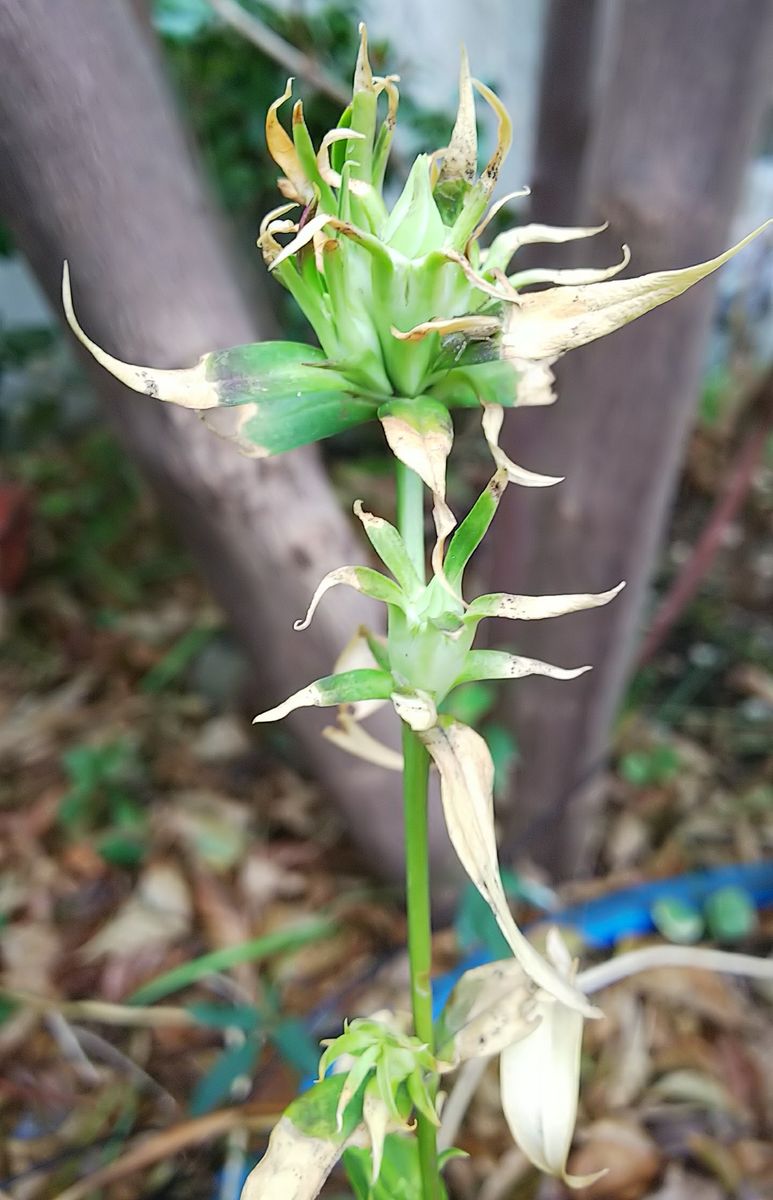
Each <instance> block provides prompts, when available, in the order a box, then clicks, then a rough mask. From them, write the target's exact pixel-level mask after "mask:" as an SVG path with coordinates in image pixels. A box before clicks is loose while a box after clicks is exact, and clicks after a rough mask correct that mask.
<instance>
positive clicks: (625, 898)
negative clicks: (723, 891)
mask: <svg viewBox="0 0 773 1200" xmlns="http://www.w3.org/2000/svg"><path fill="white" fill-rule="evenodd" d="M726 887H737V888H743V890H744V891H745V892H747V893H748V895H749V896H750V897H751V899H752V900H753V901H754V903H755V904H756V905H757V907H758V908H762V907H764V906H765V905H768V904H773V860H768V861H765V862H756V863H733V864H731V865H730V866H723V867H708V868H706V869H705V870H702V871H694V872H692V873H691V874H689V875H676V876H674V877H673V878H672V879H655V880H653V881H651V882H649V883H638V884H635V885H634V886H632V887H629V888H622V889H621V890H620V891H616V892H609V893H608V894H607V895H605V896H598V897H596V899H594V900H586V901H584V902H583V903H581V904H573V905H570V906H569V907H568V908H564V909H561V910H560V911H559V912H556V913H551V915H550V916H549V918H547V919H548V920H549V921H550V923H551V924H552V925H558V926H560V927H562V928H564V929H571V930H573V931H574V932H575V933H577V934H579V935H580V937H581V938H582V940H583V941H584V942H585V944H586V945H587V946H590V947H593V948H594V949H606V948H609V947H611V946H614V944H615V943H616V942H618V941H619V940H620V939H621V938H625V937H636V936H641V935H642V934H645V933H651V932H652V930H653V929H654V928H655V924H654V921H653V919H652V909H653V906H654V905H655V904H656V903H657V902H658V901H659V900H681V901H683V902H685V903H688V904H694V905H695V906H696V907H697V908H700V907H702V905H704V904H705V903H706V901H707V900H708V899H709V897H710V896H712V895H713V894H714V892H717V891H719V889H720V888H726ZM540 923H541V922H540ZM492 957H493V956H492V954H491V953H490V952H489V951H488V950H486V949H485V948H483V947H481V948H479V949H475V950H473V951H471V953H470V954H468V955H467V956H466V957H465V958H464V960H463V961H462V962H461V963H459V965H458V966H456V967H454V969H453V971H449V972H448V973H447V974H445V975H440V976H438V977H437V978H436V979H434V980H433V981H432V999H433V1009H434V1014H435V1018H436V1019H437V1017H438V1016H439V1015H440V1013H441V1012H442V1010H443V1008H444V1007H445V1004H446V1002H447V1000H448V997H449V995H450V994H451V991H452V990H453V988H454V986H455V984H456V983H457V981H458V980H459V979H460V978H461V976H462V975H463V974H464V973H465V971H469V970H471V969H472V968H473V967H480V966H482V965H483V964H484V963H487V962H491V960H492Z"/></svg>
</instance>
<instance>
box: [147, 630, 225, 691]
mask: <svg viewBox="0 0 773 1200" xmlns="http://www.w3.org/2000/svg"><path fill="white" fill-rule="evenodd" d="M215 631H216V626H215V625H211V624H207V625H198V626H195V627H194V628H193V629H188V630H187V631H186V632H185V633H184V634H183V635H182V637H180V638H178V639H177V641H176V642H175V644H174V645H173V646H172V647H171V649H169V650H168V651H167V652H166V654H165V655H164V657H163V658H161V659H159V661H158V662H157V663H154V665H153V666H152V667H151V668H150V670H149V671H148V672H147V674H146V675H144V676H143V679H142V683H141V685H140V686H141V687H142V690H143V692H161V691H163V690H164V689H165V688H167V687H169V685H170V684H172V683H174V681H175V680H176V679H178V678H179V676H180V675H181V674H182V673H183V671H184V670H185V668H186V667H187V666H188V664H189V663H190V662H192V660H193V659H194V658H195V657H196V655H197V654H199V652H200V651H201V650H203V649H204V647H205V646H206V645H207V644H208V643H209V642H210V641H211V640H212V637H213V636H214V634H215Z"/></svg>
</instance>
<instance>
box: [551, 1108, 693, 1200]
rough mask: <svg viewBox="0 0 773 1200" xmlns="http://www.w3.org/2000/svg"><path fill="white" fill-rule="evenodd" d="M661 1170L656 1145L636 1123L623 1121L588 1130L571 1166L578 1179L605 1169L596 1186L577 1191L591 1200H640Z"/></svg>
mask: <svg viewBox="0 0 773 1200" xmlns="http://www.w3.org/2000/svg"><path fill="white" fill-rule="evenodd" d="M661 1167H662V1156H661V1153H660V1150H659V1148H658V1146H657V1144H656V1143H655V1142H654V1141H653V1140H652V1138H651V1137H650V1136H649V1134H647V1133H646V1132H645V1130H644V1129H642V1127H641V1126H640V1125H639V1124H638V1123H637V1122H635V1121H632V1120H631V1121H627V1120H624V1119H622V1118H615V1119H608V1120H603V1121H596V1122H595V1123H594V1124H593V1125H591V1126H590V1127H589V1128H588V1129H586V1130H585V1131H584V1133H583V1136H582V1145H581V1146H579V1147H578V1149H577V1150H575V1151H574V1153H573V1154H572V1157H571V1159H570V1163H569V1168H570V1170H571V1172H572V1173H573V1174H575V1175H589V1176H592V1175H593V1174H594V1173H595V1172H598V1171H604V1168H606V1171H604V1174H603V1175H601V1176H599V1177H597V1179H596V1182H595V1183H593V1184H591V1185H590V1186H588V1187H580V1188H578V1189H577V1194H578V1195H579V1196H581V1197H584V1196H587V1197H588V1200H640V1197H642V1196H644V1195H645V1193H646V1192H647V1189H648V1188H649V1187H650V1186H651V1184H652V1183H653V1182H654V1180H655V1179H656V1178H657V1177H658V1175H659V1174H660V1170H661ZM685 1200H687V1197H685Z"/></svg>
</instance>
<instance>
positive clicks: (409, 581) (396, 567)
mask: <svg viewBox="0 0 773 1200" xmlns="http://www.w3.org/2000/svg"><path fill="white" fill-rule="evenodd" d="M354 512H355V515H356V516H358V517H359V519H360V520H361V521H362V524H363V528H364V529H365V536H366V537H367V539H368V541H369V542H370V544H371V546H372V547H373V549H374V550H375V551H376V554H377V555H378V556H379V558H380V559H381V561H382V562H383V564H384V566H385V567H386V568H387V570H389V571H391V572H392V574H393V575H394V577H395V579H396V580H397V582H398V583H399V584H400V587H401V588H402V589H403V591H404V592H405V593H406V595H407V596H409V597H413V596H416V595H418V594H419V592H422V591H423V590H424V585H423V584H422V582H421V580H420V579H419V577H418V575H417V574H416V568H415V567H414V565H413V563H412V562H411V558H410V555H409V554H408V551H407V549H406V547H405V542H404V541H403V539H402V537H401V535H400V534H399V533H398V532H397V530H396V529H395V527H394V525H390V524H389V521H385V520H384V518H383V517H376V516H374V515H373V513H369V512H366V511H365V509H364V508H363V507H362V504H361V502H360V501H359V500H357V501H356V502H355V505H354Z"/></svg>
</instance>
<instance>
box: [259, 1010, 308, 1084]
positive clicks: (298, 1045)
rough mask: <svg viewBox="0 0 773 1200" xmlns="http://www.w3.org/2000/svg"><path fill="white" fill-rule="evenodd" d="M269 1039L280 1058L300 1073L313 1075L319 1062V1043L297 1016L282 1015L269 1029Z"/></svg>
mask: <svg viewBox="0 0 773 1200" xmlns="http://www.w3.org/2000/svg"><path fill="white" fill-rule="evenodd" d="M268 1036H269V1038H270V1040H271V1041H272V1042H273V1044H274V1045H275V1046H276V1048H277V1050H278V1051H279V1053H280V1054H281V1056H282V1058H283V1059H284V1061H285V1062H286V1063H288V1064H289V1066H291V1067H294V1068H295V1070H296V1071H298V1072H299V1073H300V1074H301V1075H314V1074H315V1073H316V1071H317V1066H318V1063H319V1043H318V1042H317V1041H316V1039H315V1038H313V1037H312V1036H311V1035H310V1033H309V1031H308V1029H307V1028H306V1025H305V1024H304V1022H303V1021H301V1020H300V1019H299V1018H298V1017H283V1018H282V1019H281V1021H279V1023H278V1024H277V1025H275V1026H274V1028H273V1029H270V1030H269V1034H268Z"/></svg>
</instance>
